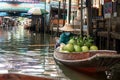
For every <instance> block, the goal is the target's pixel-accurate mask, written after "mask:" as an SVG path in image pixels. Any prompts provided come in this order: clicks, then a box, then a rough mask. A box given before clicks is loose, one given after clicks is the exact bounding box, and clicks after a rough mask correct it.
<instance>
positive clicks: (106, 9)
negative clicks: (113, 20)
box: [104, 2, 112, 18]
mask: <svg viewBox="0 0 120 80" xmlns="http://www.w3.org/2000/svg"><path fill="white" fill-rule="evenodd" d="M111 14H112V2H107V3H105V4H104V17H105V18H110V17H111Z"/></svg>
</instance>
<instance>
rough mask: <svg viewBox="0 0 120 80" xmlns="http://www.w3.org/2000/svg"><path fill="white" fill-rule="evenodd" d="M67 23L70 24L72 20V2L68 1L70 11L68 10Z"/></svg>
mask: <svg viewBox="0 0 120 80" xmlns="http://www.w3.org/2000/svg"><path fill="white" fill-rule="evenodd" d="M67 16H68V17H67V23H68V24H70V19H71V0H69V1H68V9H67Z"/></svg>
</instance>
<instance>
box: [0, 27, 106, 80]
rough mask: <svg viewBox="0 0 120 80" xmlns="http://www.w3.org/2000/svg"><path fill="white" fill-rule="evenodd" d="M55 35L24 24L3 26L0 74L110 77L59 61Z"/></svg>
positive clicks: (71, 79)
mask: <svg viewBox="0 0 120 80" xmlns="http://www.w3.org/2000/svg"><path fill="white" fill-rule="evenodd" d="M54 37H55V36H54V34H52V35H50V34H45V33H44V34H43V33H35V32H31V31H29V30H25V29H24V27H23V26H17V27H0V73H1V74H2V73H11V72H12V73H21V74H29V75H37V76H45V77H52V78H55V79H56V80H107V79H106V76H105V74H102V75H101V74H99V75H98V74H96V75H88V74H84V73H80V72H76V71H74V70H71V69H70V68H68V67H66V66H64V65H62V64H58V63H56V62H55V60H54V58H53V51H54V44H55V39H54Z"/></svg>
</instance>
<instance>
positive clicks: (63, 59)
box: [54, 48, 120, 73]
mask: <svg viewBox="0 0 120 80" xmlns="http://www.w3.org/2000/svg"><path fill="white" fill-rule="evenodd" d="M54 58H55V60H56V61H57V62H60V63H62V64H64V65H66V66H68V67H70V68H72V69H75V70H77V71H81V72H87V73H96V72H105V71H109V70H110V69H111V67H112V66H114V65H115V64H117V63H118V62H120V55H119V54H117V52H116V51H113V50H96V51H89V52H72V53H66V52H59V48H57V49H55V51H54Z"/></svg>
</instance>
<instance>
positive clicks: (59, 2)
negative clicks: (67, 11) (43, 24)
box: [57, 0, 61, 36]
mask: <svg viewBox="0 0 120 80" xmlns="http://www.w3.org/2000/svg"><path fill="white" fill-rule="evenodd" d="M60 4H61V2H60V0H59V1H58V26H57V36H59V20H60Z"/></svg>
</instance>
